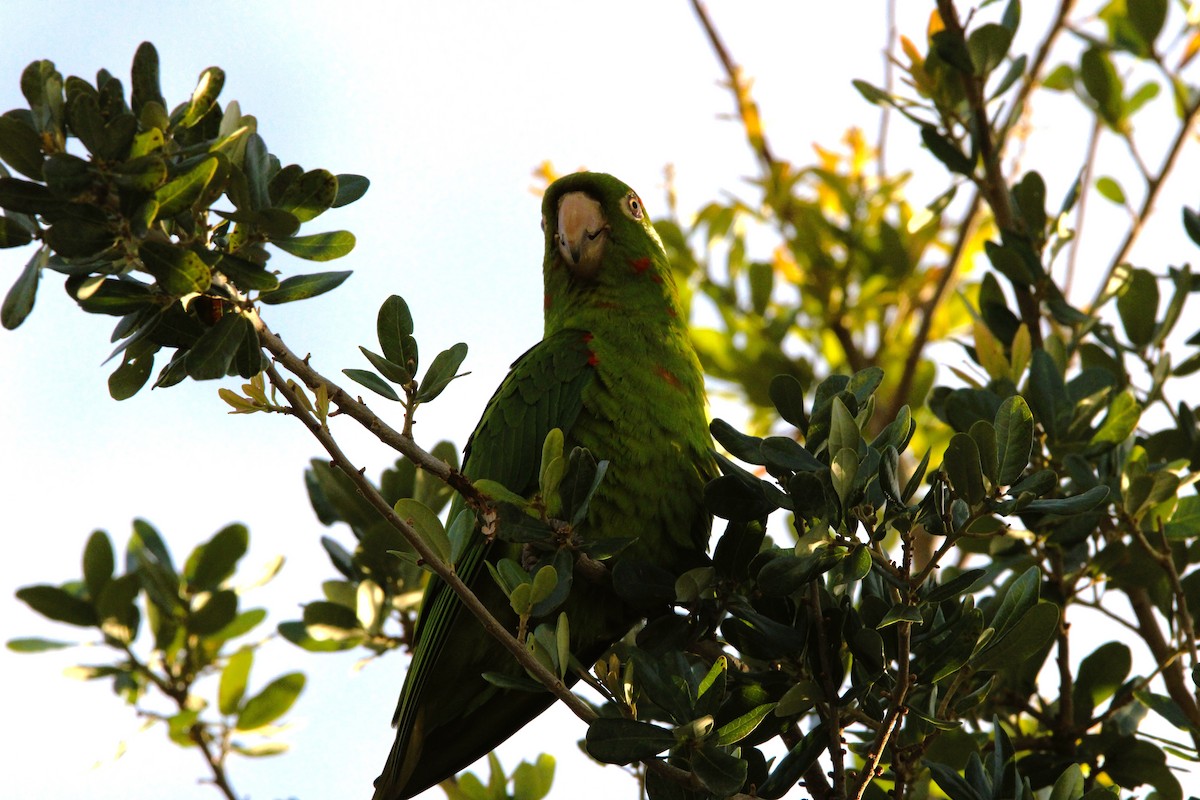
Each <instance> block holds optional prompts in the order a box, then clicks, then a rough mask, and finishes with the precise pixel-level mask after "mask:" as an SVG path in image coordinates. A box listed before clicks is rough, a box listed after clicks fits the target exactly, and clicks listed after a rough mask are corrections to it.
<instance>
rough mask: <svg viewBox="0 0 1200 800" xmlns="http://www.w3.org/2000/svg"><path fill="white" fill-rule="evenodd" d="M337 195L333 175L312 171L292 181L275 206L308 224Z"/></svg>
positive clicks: (331, 203) (328, 206) (336, 186)
mask: <svg viewBox="0 0 1200 800" xmlns="http://www.w3.org/2000/svg"><path fill="white" fill-rule="evenodd" d="M337 193H338V181H337V178H335V177H334V176H333V173H331V172H329V171H327V170H323V169H314V170H311V171H309V172H306V173H304V174H303V175H301V176H300V177H299V178H298V179H297V180H294V181H292V182H291V184H290V185H289V186H288V187H287V189H286V190H284V192H283V196H282V197H280V198H279V202H277V203H276V204H275V206H276V207H277V208H280V209H283V210H284V211H287V212H290V213H291V214H292V215H293V216H295V218H296V219H298V220H299V221H300V222H308V221H309V220H311V219H314V218H315V217H317V216H320V215H321V214H323V213H324V212H325V211H327V210H328V209H329V208H330V207H331V206H332V205H333V201H334V200H335V199H336V197H337ZM284 249H285V250H286V249H287V248H284ZM289 252H291V251H289ZM317 260H323V259H317Z"/></svg>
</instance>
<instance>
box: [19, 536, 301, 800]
mask: <svg viewBox="0 0 1200 800" xmlns="http://www.w3.org/2000/svg"><path fill="white" fill-rule="evenodd" d="M249 540H250V533H249V531H248V530H246V528H245V527H244V526H242V525H230V526H228V527H226V528H223V529H221V530H220V531H218V532H217V533H216V534H214V535H213V537H212V538H211V539H209V540H208V541H207V542H205V543H203V544H201V545H199V546H197V547H196V548H195V549H194V550H192V552H191V553H190V554H189V555H188V557H187V560H186V561H185V562H184V564H183V566H182V568H179V567H176V566H175V563H174V562H173V560H172V558H171V553H170V551H169V550H168V549H167V545H166V543H165V542H164V541H163V538H162V536H161V535H160V534H159V532H158V531H157V530H155V529H154V528H153V527H152V526H151V525H150V524H149V523H148V522H146V521H144V520H140V519H139V520H134V523H133V534H132V535H131V536H130V538H129V544H128V545H126V547H125V569H124V572H122V573H118V572H117V566H118V564H117V561H116V552H115V550H114V549H113V544H112V539H111V538H110V537H109V535H108V534H107V533H106V532H105V531H95V532H93V533H92V535H91V536H90V537H89V538H88V541H87V546H86V547H85V548H84V551H83V577H82V578H79V579H75V580H70V581H67V582H66V583H64V584H62V585H60V586H51V585H44V584H43V585H35V586H26V587H24V588H22V589H20V590H19V591H18V592H17V597H18V598H19V599H20V600H22V601H24V602H25V603H26V604H27V605H28V606H29V607H30V608H32V609H33V610H34V611H37V612H38V613H39V614H41V615H43V616H45V617H46V618H48V619H52V620H55V621H57V622H62V623H66V624H68V625H73V626H76V627H79V628H86V629H94V631H95V633H96V634H97V635H98V639H97V641H96V643H97V644H100V645H103V646H104V647H106V648H109V649H110V650H112V651H114V653H115V659H114V660H113V661H111V662H110V663H105V664H84V665H80V666H78V667H75V668H74V669H72V670H70V671H69V674H70V675H72V676H73V677H76V678H79V679H81V680H90V681H94V680H111V682H112V688H113V692H114V694H116V695H117V696H118V697H120V698H121V699H122V700H124V701H125V702H126V703H127V704H129V705H130V706H133V707H134V708H135V709H137V712H138V714H139V715H140V716H142V717H144V718H145V719H146V720H148V722H149V724H152V725H153V724H162V726H163V727H164V728H165V730H166V733H167V736H168V737H169V738H170V740H171V741H172V742H174V743H175V744H176V745H179V746H180V747H195V748H197V749H198V750H199V751H200V753H201V754H202V756H203V758H204V760H205V761H206V762H207V764H208V766H209V769H210V771H211V773H212V781H213V783H214V784H215V785H216V786H218V787H219V788H221V789H222V790H223V791H226V792H227V793H231V790H229V788H228V787H229V782H228V776H227V773H226V768H225V762H226V758H227V756H229V755H230V754H231V753H236V754H239V755H244V756H270V755H277V754H279V753H283V752H285V751H286V750H287V744H286V743H285V742H282V741H279V739H278V738H277V736H278V734H279V732H280V728H279V726H278V724H277V723H278V720H279V719H280V717H282V716H283V715H284V714H286V713H287V712H288V710H289V709H290V708H291V707H292V704H293V703H295V702H296V699H297V697H299V695H300V692H301V691H303V689H304V683H305V677H304V673H303V672H289V673H287V674H286V675H281V676H279V677H278V678H275V679H274V680H272V681H271V682H270V683H268V684H267V685H266V686H264V687H262V688H261V689H259V690H258V691H256V692H249V691H247V690H248V688H249V687H250V685H251V684H250V673H251V669H252V667H253V665H254V657H255V654H256V653H257V652H258V649H259V648H260V647H261V646H262V640H259V641H253V640H247V639H246V638H245V637H247V636H249V635H250V634H251V633H252V632H253V631H254V630H255V629H256V628H258V626H259V625H260V624H261V623H262V622H263V621H264V620H265V619H266V616H267V612H266V611H265V610H264V609H261V608H250V609H245V608H242V607H241V606H242V598H243V596H244V595H245V593H246V592H247V591H248V590H250V589H254V588H256V587H258V586H261V585H263V584H265V583H267V582H268V581H270V580H271V579H272V578H274V577H275V575H276V574H277V573H278V572H279V569H280V568H281V567H282V566H283V558H282V557H278V558H276V559H274V560H273V561H272V562H271V563H270V564H269V565H268V566H267V568H266V570H265V571H264V572H263V574H262V575H261V576H259V577H258V578H256V579H255V580H254V581H252V582H249V583H246V582H238V583H235V582H234V579H235V577H236V572H237V568H238V563H239V562H240V561H241V560H242V557H243V556H245V554H246V548H247V546H248V544H249ZM143 621H144V623H145V624H144V626H143ZM143 630H145V632H146V635H145V636H142V637H141V639H140V640H139V634H141V632H142V631H143ZM75 645H76V643H74V642H64V641H52V640H47V639H42V638H25V639H13V640H10V641H9V642H8V647H9V648H10V649H12V650H16V651H18V652H26V653H35V652H44V651H47V650H55V649H60V648H65V647H72V646H75ZM209 679H216V680H215V684H216V685H214V681H213V680H209ZM201 684H203V685H204V686H206V687H207V688H206V689H204V690H203V691H202V690H201V689H200V685H201ZM164 706H165V707H166V710H163V708H164Z"/></svg>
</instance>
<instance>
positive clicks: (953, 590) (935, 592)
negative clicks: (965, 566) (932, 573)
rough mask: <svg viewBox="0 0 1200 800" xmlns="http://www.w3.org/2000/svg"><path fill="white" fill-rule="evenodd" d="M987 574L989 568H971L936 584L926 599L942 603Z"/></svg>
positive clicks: (956, 595)
mask: <svg viewBox="0 0 1200 800" xmlns="http://www.w3.org/2000/svg"><path fill="white" fill-rule="evenodd" d="M986 574H987V570H986V569H983V568H982V567H979V568H976V569H969V570H967V571H966V572H963V573H962V574H960V575H956V576H955V577H953V578H951V579H950V580H948V581H946V582H945V583H943V584H942V585H940V586H935V587H934V588H932V589H931V590H930V591H929V594H927V595H925V600H926V601H927V602H930V603H940V602H942V601H943V600H950V599H952V598H955V597H958V596H959V595H960V594H962V593H963V592H965V591H967V589H969V588H971V586H972V585H973V584H974V583H975V582H976V581H978V580H979V579H980V578H982V577H983V576H984V575H986Z"/></svg>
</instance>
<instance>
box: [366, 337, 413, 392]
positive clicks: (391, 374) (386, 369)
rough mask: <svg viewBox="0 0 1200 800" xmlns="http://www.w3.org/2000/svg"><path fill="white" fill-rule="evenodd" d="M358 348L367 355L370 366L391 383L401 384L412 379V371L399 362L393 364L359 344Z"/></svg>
mask: <svg viewBox="0 0 1200 800" xmlns="http://www.w3.org/2000/svg"><path fill="white" fill-rule="evenodd" d="M358 349H359V350H361V351H362V354H363V355H364V356H366V357H367V361H370V362H371V366H373V367H374V368H375V369H377V370H379V371H380V372H381V373H382V374H383V377H384V378H386V379H387V380H389V381H391V382H392V383H397V384H401V385H403V384H405V383H408V382H409V381H410V380H412V373H410V372H409V371H408V370H406V369H404V368H403V367H402V366H400V365H399V364H393V363H392V362H391V361H388V360H387V359H386V358H384V357H383V356H381V355H379V354H378V353H375V352H372V351H370V350H368V349H367V348H365V347H363V346H361V345H360V346H359V348H358Z"/></svg>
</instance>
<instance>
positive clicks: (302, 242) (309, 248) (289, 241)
mask: <svg viewBox="0 0 1200 800" xmlns="http://www.w3.org/2000/svg"><path fill="white" fill-rule="evenodd" d="M271 244H273V245H275V246H276V247H278V248H279V249H280V250H283V251H285V252H288V253H291V254H292V255H294V256H296V257H297V258H303V259H307V260H308V261H332V260H333V259H335V258H341V257H342V256H344V255H346V254H347V253H349V252H350V251H351V250H353V249H354V234H353V233H351V232H350V231H330V232H329V233H314V234H312V235H310V236H294V237H290V238H286V239H272V240H271Z"/></svg>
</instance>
